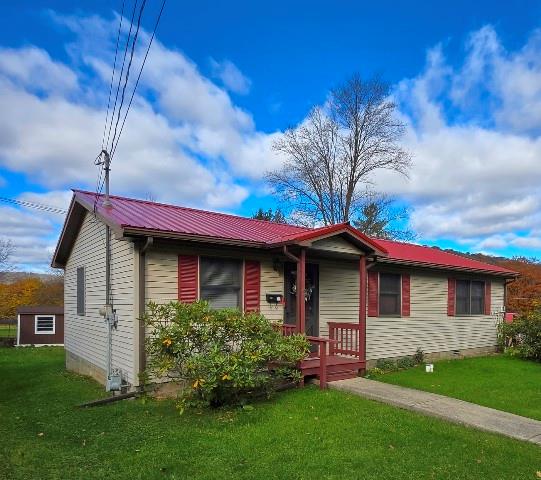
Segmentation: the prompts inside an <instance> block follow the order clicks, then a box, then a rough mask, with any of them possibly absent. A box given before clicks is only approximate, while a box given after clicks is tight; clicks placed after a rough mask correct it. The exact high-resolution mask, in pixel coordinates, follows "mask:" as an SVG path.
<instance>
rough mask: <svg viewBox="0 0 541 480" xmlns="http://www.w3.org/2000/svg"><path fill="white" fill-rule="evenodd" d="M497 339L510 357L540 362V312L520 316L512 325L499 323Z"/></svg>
mask: <svg viewBox="0 0 541 480" xmlns="http://www.w3.org/2000/svg"><path fill="white" fill-rule="evenodd" d="M498 338H499V342H500V345H501V346H502V347H503V348H504V349H505V351H506V352H508V353H510V354H511V355H516V356H518V357H522V358H527V359H531V360H537V361H541V311H540V310H537V311H533V312H530V313H527V314H525V315H522V316H521V317H519V318H517V319H515V320H514V321H513V322H512V323H501V324H500V325H499V327H498Z"/></svg>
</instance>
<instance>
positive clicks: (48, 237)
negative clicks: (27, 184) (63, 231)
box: [0, 206, 58, 271]
mask: <svg viewBox="0 0 541 480" xmlns="http://www.w3.org/2000/svg"><path fill="white" fill-rule="evenodd" d="M57 229H58V223H57V222H54V221H53V220H52V219H50V218H49V217H48V216H47V215H41V214H40V213H39V212H36V211H25V210H23V209H19V208H15V207H10V206H9V207H7V206H6V207H5V206H0V232H2V236H4V235H5V236H6V238H9V239H10V240H11V242H12V244H13V247H14V251H13V255H12V258H10V261H11V263H13V264H15V265H17V266H19V267H20V268H25V269H33V270H41V271H44V270H47V266H48V263H49V261H50V258H51V256H52V253H53V250H54V243H55V242H54V240H53V238H54V237H55V236H56V232H57Z"/></svg>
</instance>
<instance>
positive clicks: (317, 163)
mask: <svg viewBox="0 0 541 480" xmlns="http://www.w3.org/2000/svg"><path fill="white" fill-rule="evenodd" d="M395 108H396V106H395V104H394V103H393V102H392V101H391V100H390V99H389V87H388V85H387V84H385V83H384V82H382V81H381V80H379V79H377V78H376V79H372V80H370V81H366V82H365V81H363V80H362V79H361V78H360V77H359V76H358V75H354V76H353V77H352V78H351V79H350V80H348V81H347V82H346V83H345V84H344V85H342V86H341V87H339V88H337V89H336V90H334V91H332V92H331V94H330V97H329V100H328V102H327V103H326V105H325V106H323V107H315V108H313V109H312V111H311V112H310V113H309V115H308V117H307V118H306V120H305V121H304V122H303V123H302V124H301V125H299V126H298V127H296V128H290V129H288V130H287V131H286V132H285V133H284V135H283V137H282V138H281V139H279V140H278V141H276V143H275V144H274V149H275V150H276V151H278V152H280V153H281V154H283V155H284V156H285V163H284V165H283V166H282V168H281V169H279V170H275V171H271V172H267V174H266V179H267V181H268V182H269V184H270V185H271V187H272V188H273V189H274V191H275V192H276V193H277V194H278V195H280V197H281V198H282V199H283V200H284V201H285V202H287V203H288V205H289V206H290V207H291V208H292V209H293V210H294V211H295V212H296V213H300V214H301V216H303V217H304V218H306V219H308V220H309V221H310V222H312V223H317V222H323V223H324V224H325V225H330V224H334V223H339V222H346V221H349V220H350V218H351V217H352V215H353V214H354V213H355V212H358V211H359V208H360V207H361V205H362V200H363V199H364V198H366V194H367V192H369V191H370V187H371V185H372V183H371V176H372V174H373V173H374V172H375V171H377V170H379V169H387V170H393V171H396V172H399V173H400V174H402V175H406V176H407V173H408V170H409V167H410V164H411V159H410V156H409V154H408V152H406V151H405V150H404V149H403V148H402V147H401V146H400V144H399V140H400V138H401V137H402V135H403V133H404V124H403V123H402V122H401V121H400V120H398V119H397V118H396V116H395Z"/></svg>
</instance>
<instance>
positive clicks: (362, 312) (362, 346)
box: [359, 255, 366, 361]
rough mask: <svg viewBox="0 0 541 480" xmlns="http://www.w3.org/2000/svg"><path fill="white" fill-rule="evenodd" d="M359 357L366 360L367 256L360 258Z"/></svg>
mask: <svg viewBox="0 0 541 480" xmlns="http://www.w3.org/2000/svg"><path fill="white" fill-rule="evenodd" d="M359 359H360V360H364V361H366V256H365V255H363V256H362V257H361V258H360V260H359Z"/></svg>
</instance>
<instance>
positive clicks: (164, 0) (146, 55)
mask: <svg viewBox="0 0 541 480" xmlns="http://www.w3.org/2000/svg"><path fill="white" fill-rule="evenodd" d="M166 1H167V0H163V2H162V6H161V8H160V13H159V14H158V18H157V19H156V23H155V24H154V30H153V31H152V36H151V37H150V41H149V43H148V47H147V51H146V52H145V57H144V58H143V63H142V64H141V68H140V69H139V75H137V80H136V82H135V86H134V87H133V92H132V94H131V97H130V103H129V104H128V108H127V109H126V113H125V114H124V119H123V120H122V125H121V127H120V132H119V134H118V137H117V139H116V143H115V145H114V147H113V149H112V152H111V160H112V159H113V157H114V155H115V152H116V147H117V145H118V141H119V140H120V136H121V135H122V131H123V130H124V124H125V123H126V118H128V112H129V111H130V107H131V104H132V102H133V97H134V96H135V91H136V90H137V86H138V85H139V80H140V79H141V74H142V73H143V69H144V68H145V63H146V61H147V57H148V52H149V51H150V47H151V46H152V42H153V41H154V37H155V35H156V30H157V29H158V25H159V23H160V19H161V18H162V13H163V9H164V7H165V3H166Z"/></svg>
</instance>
